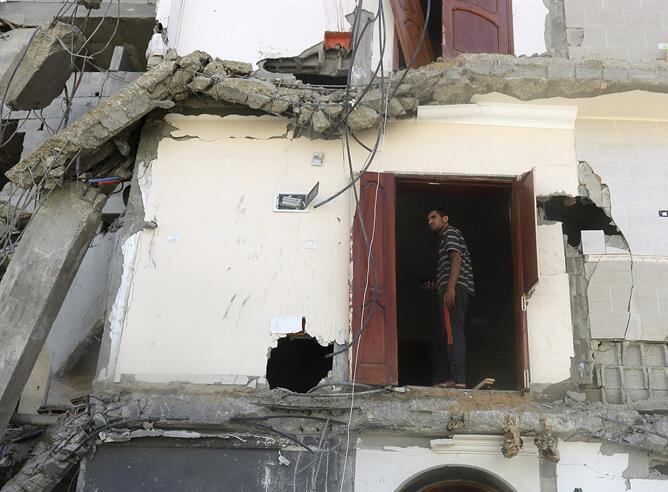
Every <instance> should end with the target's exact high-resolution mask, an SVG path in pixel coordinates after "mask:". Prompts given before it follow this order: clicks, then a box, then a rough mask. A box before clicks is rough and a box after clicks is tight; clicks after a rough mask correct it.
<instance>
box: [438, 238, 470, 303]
mask: <svg viewBox="0 0 668 492" xmlns="http://www.w3.org/2000/svg"><path fill="white" fill-rule="evenodd" d="M451 251H458V252H459V254H461V256H462V265H461V268H460V270H459V277H458V278H457V285H461V286H462V287H464V288H466V290H468V291H469V293H470V294H471V295H472V296H473V295H474V294H475V284H474V282H473V266H472V265H471V255H470V254H469V248H468V246H467V245H466V241H465V240H464V236H462V233H461V232H460V231H459V229H457V228H455V227H452V226H448V227H447V228H446V229H445V230H444V231H443V233H442V235H441V242H440V244H439V246H438V269H437V280H438V292H439V293H440V294H441V295H443V294H444V293H445V291H446V290H448V280H449V279H450V271H451V269H452V258H450V252H451Z"/></svg>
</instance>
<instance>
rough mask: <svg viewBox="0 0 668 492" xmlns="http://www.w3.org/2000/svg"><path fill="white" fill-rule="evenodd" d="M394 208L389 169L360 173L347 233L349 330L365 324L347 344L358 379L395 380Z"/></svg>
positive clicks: (393, 187)
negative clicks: (350, 285) (356, 200)
mask: <svg viewBox="0 0 668 492" xmlns="http://www.w3.org/2000/svg"><path fill="white" fill-rule="evenodd" d="M394 210H395V182H394V175H393V174H385V173H382V174H379V173H371V172H367V173H364V175H363V176H362V178H361V180H360V205H359V209H358V211H357V213H356V214H355V220H354V222H353V233H352V238H353V248H352V254H353V298H352V303H353V305H352V309H353V316H352V323H353V326H352V331H353V334H354V335H356V334H357V333H359V331H360V328H361V327H362V326H364V331H363V332H362V335H361V336H360V338H359V342H358V343H359V348H358V347H357V346H356V345H353V347H352V358H353V368H354V367H355V365H356V366H357V373H356V378H355V380H356V381H357V382H359V383H366V384H396V383H397V382H398V370H397V308H396V303H397V302H396V299H397V295H396V291H397V289H396V261H395V256H396V255H395V232H394V231H395V217H394ZM362 224H364V228H363V227H362ZM369 248H370V249H371V255H369ZM356 354H357V360H355V356H356Z"/></svg>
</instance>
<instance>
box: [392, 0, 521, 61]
mask: <svg viewBox="0 0 668 492" xmlns="http://www.w3.org/2000/svg"><path fill="white" fill-rule="evenodd" d="M395 15H396V14H395ZM512 16H513V11H512V6H511V0H443V56H444V57H445V58H454V57H456V56H457V55H459V54H460V53H500V54H511V55H512V54H513V27H512V26H513V20H512Z"/></svg>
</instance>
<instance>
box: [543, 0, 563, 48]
mask: <svg viewBox="0 0 668 492" xmlns="http://www.w3.org/2000/svg"><path fill="white" fill-rule="evenodd" d="M543 4H544V5H545V6H546V7H547V9H548V11H549V12H548V14H547V15H546V16H545V34H544V36H545V47H546V48H547V51H548V53H550V54H552V55H554V56H558V57H561V58H567V57H568V41H567V38H566V9H565V5H564V0H543Z"/></svg>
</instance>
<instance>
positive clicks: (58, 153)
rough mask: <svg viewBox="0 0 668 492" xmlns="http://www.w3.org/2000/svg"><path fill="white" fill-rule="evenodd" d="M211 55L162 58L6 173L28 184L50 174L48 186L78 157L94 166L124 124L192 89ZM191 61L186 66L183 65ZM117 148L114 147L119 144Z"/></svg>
mask: <svg viewBox="0 0 668 492" xmlns="http://www.w3.org/2000/svg"><path fill="white" fill-rule="evenodd" d="M208 59H209V57H208V55H206V54H203V53H201V52H194V53H192V54H191V55H188V56H187V57H183V58H182V59H180V60H179V61H176V60H175V61H169V60H167V61H163V62H162V63H160V64H158V65H157V66H156V67H154V68H153V69H151V70H150V71H148V72H146V73H144V74H143V75H141V76H140V77H138V78H137V79H136V80H135V81H134V82H132V83H131V84H128V85H127V86H126V87H124V88H123V89H121V90H120V91H118V92H117V93H116V94H114V96H113V97H111V98H109V99H107V100H106V101H104V102H102V103H100V104H99V105H97V106H96V107H95V108H93V109H91V110H90V111H89V112H87V113H86V114H84V115H83V116H82V117H81V118H79V119H78V120H77V121H75V122H74V123H73V124H72V125H70V126H68V127H67V128H65V129H64V130H62V131H60V132H58V133H57V134H56V135H54V136H53V137H51V138H49V139H48V140H45V141H44V142H42V144H40V145H39V146H38V147H37V148H36V149H35V150H33V151H32V152H31V153H30V154H29V155H28V156H27V157H26V158H25V159H23V160H22V161H21V162H19V163H18V164H17V165H16V166H14V167H13V168H12V169H10V170H9V171H8V172H7V173H6V175H7V177H8V178H9V179H10V180H11V181H12V182H14V183H16V184H17V185H18V186H21V187H24V188H29V187H30V186H32V185H33V184H36V183H39V181H40V180H41V179H42V178H43V177H44V176H45V173H46V171H47V170H48V182H47V188H49V187H54V186H58V185H60V184H61V183H62V182H63V179H64V174H65V170H66V167H67V166H68V164H69V163H71V161H72V160H73V159H74V158H75V157H78V158H79V159H80V161H81V165H82V166H84V167H86V168H90V167H92V166H93V165H94V164H95V163H96V162H99V158H100V152H99V149H100V148H101V147H103V146H104V144H106V143H107V142H109V141H110V140H112V139H113V138H114V137H115V136H116V135H118V134H119V133H121V132H122V131H123V130H124V129H126V128H127V127H129V126H130V125H132V124H133V123H135V122H137V121H139V120H140V119H141V118H142V117H144V116H145V115H146V114H148V113H150V112H151V111H153V110H154V109H156V108H159V107H160V104H161V101H165V100H173V99H174V98H176V97H178V96H179V95H184V94H185V93H186V92H187V90H188V89H187V84H188V83H190V81H191V80H192V77H193V73H194V72H195V71H197V70H200V69H201V67H202V66H203V65H204V64H205V63H206V62H207V61H208ZM186 64H187V68H184V67H185V66H186ZM114 147H115V146H114Z"/></svg>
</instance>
